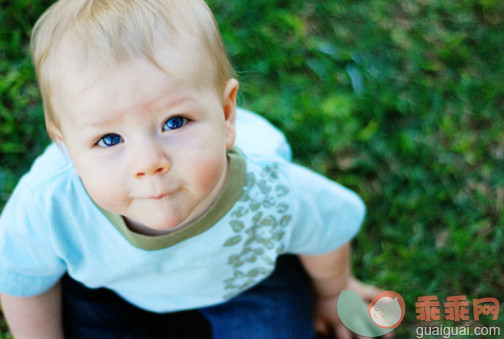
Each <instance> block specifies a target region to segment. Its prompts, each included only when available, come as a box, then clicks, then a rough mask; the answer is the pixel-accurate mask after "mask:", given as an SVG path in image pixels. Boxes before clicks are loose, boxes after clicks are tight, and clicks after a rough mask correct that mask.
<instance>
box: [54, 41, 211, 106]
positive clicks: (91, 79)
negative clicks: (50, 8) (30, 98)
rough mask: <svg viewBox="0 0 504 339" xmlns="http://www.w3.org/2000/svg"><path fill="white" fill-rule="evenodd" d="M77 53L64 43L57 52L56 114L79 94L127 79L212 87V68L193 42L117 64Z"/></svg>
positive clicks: (104, 89)
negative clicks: (149, 79)
mask: <svg viewBox="0 0 504 339" xmlns="http://www.w3.org/2000/svg"><path fill="white" fill-rule="evenodd" d="M78 50H79V49H78V48H75V47H74V46H73V44H72V43H66V44H62V46H61V48H60V49H59V50H58V52H57V53H58V54H59V58H57V59H59V60H60V62H59V63H58V65H59V66H58V72H56V74H55V75H54V76H53V81H52V94H53V100H52V105H53V107H54V110H55V113H56V114H58V112H60V113H61V112H64V111H65V109H64V108H65V107H62V106H64V105H65V104H67V103H69V102H74V101H75V100H76V99H77V98H78V97H79V96H80V95H81V94H82V93H84V92H87V91H98V92H102V93H106V92H107V91H110V90H111V89H113V88H116V87H117V86H121V85H122V83H121V82H122V80H124V79H125V78H128V77H129V78H137V79H138V78H145V77H147V78H148V77H157V78H160V77H163V76H164V77H165V78H166V79H167V80H169V79H171V80H177V81H179V82H184V83H185V84H187V85H190V86H192V87H194V88H205V87H208V86H212V87H215V81H214V79H213V77H212V76H211V74H214V73H215V72H216V66H215V65H214V64H213V63H212V62H211V61H210V58H208V57H207V53H206V52H205V51H204V47H203V46H202V44H201V43H198V42H197V41H195V39H194V38H185V39H178V40H177V41H174V42H170V43H163V44H159V45H158V47H156V49H155V51H153V55H152V59H151V60H149V58H148V57H147V56H130V57H127V58H125V59H123V60H120V61H119V60H115V61H107V60H103V59H101V58H100V57H96V56H93V55H90V54H89V53H84V54H85V55H84V56H83V55H79V53H78V52H76V51H78ZM157 80H159V79H157ZM157 83H158V84H159V83H160V82H159V81H158V82H157ZM167 85H168V84H167ZM137 90H141V89H140V88H138V89H137Z"/></svg>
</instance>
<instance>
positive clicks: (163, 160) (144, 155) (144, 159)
mask: <svg viewBox="0 0 504 339" xmlns="http://www.w3.org/2000/svg"><path fill="white" fill-rule="evenodd" d="M135 163H136V164H137V167H136V169H135V171H134V176H135V178H137V179H139V178H142V177H145V176H152V175H163V174H166V173H168V172H169V171H170V169H171V164H170V161H169V159H168V157H167V156H166V154H164V152H163V151H162V150H161V149H156V148H150V150H148V151H145V150H144V151H142V152H139V154H137V156H136V159H135Z"/></svg>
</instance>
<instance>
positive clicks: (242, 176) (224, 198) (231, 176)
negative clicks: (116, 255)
mask: <svg viewBox="0 0 504 339" xmlns="http://www.w3.org/2000/svg"><path fill="white" fill-rule="evenodd" d="M227 156H228V159H229V171H228V175H227V178H226V183H225V184H224V188H223V190H222V193H221V195H220V197H219V199H218V200H217V202H215V203H214V204H213V205H212V206H211V207H210V208H209V209H208V210H207V211H206V212H205V213H203V215H202V216H201V217H199V218H198V219H196V220H195V221H194V222H192V223H190V224H188V225H186V226H184V227H182V228H181V229H179V230H174V231H173V232H172V233H168V234H163V235H158V236H149V235H143V234H139V233H136V232H133V231H131V230H130V229H129V228H128V226H126V223H125V222H124V219H123V218H122V217H121V216H120V215H118V214H114V213H111V212H109V211H105V210H104V209H102V208H100V207H98V208H99V209H100V210H101V212H102V213H103V214H104V215H105V216H106V217H107V219H108V220H109V221H110V222H111V223H112V225H114V227H115V228H116V229H117V230H118V231H119V233H121V234H122V236H123V237H124V238H126V240H128V242H130V243H131V244H132V245H133V246H135V247H138V248H140V249H143V250H146V251H157V250H161V249H163V248H167V247H170V246H173V245H175V244H178V243H180V242H182V241H184V240H186V239H189V238H192V237H194V236H197V235H198V234H201V233H203V232H205V231H206V230H208V229H210V228H211V227H212V226H213V225H215V224H216V223H217V222H218V221H219V220H220V219H222V218H223V217H224V215H226V213H228V212H229V210H231V208H232V207H233V205H234V204H235V202H236V201H237V200H238V199H239V198H240V196H241V193H242V189H243V186H245V181H246V163H245V159H244V158H243V156H242V155H241V152H240V151H239V149H238V148H237V147H232V148H231V149H230V150H229V151H228V153H227Z"/></svg>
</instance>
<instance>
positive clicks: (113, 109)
mask: <svg viewBox="0 0 504 339" xmlns="http://www.w3.org/2000/svg"><path fill="white" fill-rule="evenodd" d="M170 53H171V54H169V55H164V56H163V59H162V61H163V62H162V63H161V66H162V67H163V68H165V70H167V72H164V71H162V70H161V69H159V68H157V67H156V66H154V65H152V64H150V63H148V62H147V61H145V60H143V59H135V60H131V61H127V62H124V63H122V64H121V65H120V67H119V68H118V69H113V70H109V71H107V72H106V73H100V76H99V77H89V76H87V75H86V74H84V73H77V72H74V74H72V72H70V73H67V74H66V75H65V79H64V80H65V81H63V82H62V83H68V84H75V83H77V84H79V83H86V84H87V85H85V86H81V87H77V88H75V87H71V86H67V87H65V86H60V90H61V92H62V95H60V96H58V97H59V99H58V101H57V102H58V106H57V107H58V110H59V111H60V112H63V113H62V114H60V115H59V118H60V125H61V129H60V133H59V134H60V138H61V141H62V142H63V143H64V144H65V146H66V148H67V149H68V152H69V154H70V156H71V158H72V160H73V163H74V165H75V168H76V171H77V174H78V175H79V177H80V178H81V180H82V182H83V184H84V187H85V188H86V190H87V192H88V194H89V195H90V197H91V198H92V199H93V201H94V202H95V203H96V204H97V205H99V206H100V207H102V208H103V209H105V210H108V211H110V212H113V213H117V214H120V215H122V216H123V217H124V218H125V220H126V221H127V222H128V223H129V225H130V227H132V228H133V229H135V230H137V231H140V232H143V233H147V234H156V233H157V232H156V231H165V230H168V229H171V228H173V227H175V226H177V225H180V224H183V223H186V222H190V221H191V220H192V219H194V218H196V217H198V216H199V215H201V214H202V213H203V212H204V211H205V210H206V209H208V208H209V207H210V206H211V204H212V203H213V202H214V201H215V200H216V199H217V197H218V195H219V193H220V190H221V189H222V187H223V185H224V182H225V180H226V174H227V157H226V150H228V149H229V148H230V147H231V146H232V145H233V142H234V138H235V129H234V119H235V108H236V102H235V98H236V96H235V95H236V90H237V86H238V83H237V82H236V81H235V80H230V81H228V83H227V87H226V89H225V90H224V92H222V91H221V90H219V91H218V90H216V89H215V86H214V85H210V83H211V82H209V81H205V77H207V78H208V77H209V74H201V73H199V71H200V68H199V67H194V63H195V62H196V61H195V58H194V57H192V56H191V55H189V54H187V55H186V54H183V53H178V52H173V51H172V52H170Z"/></svg>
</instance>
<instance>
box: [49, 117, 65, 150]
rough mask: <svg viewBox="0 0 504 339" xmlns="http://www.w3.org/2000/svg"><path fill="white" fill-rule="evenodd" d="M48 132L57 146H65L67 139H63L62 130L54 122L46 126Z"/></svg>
mask: <svg viewBox="0 0 504 339" xmlns="http://www.w3.org/2000/svg"><path fill="white" fill-rule="evenodd" d="M46 128H47V132H48V133H49V136H50V137H51V139H53V141H54V142H56V143H57V144H64V143H65V139H64V138H63V134H61V130H60V129H59V128H58V126H56V124H55V123H54V122H52V121H51V122H47V124H46Z"/></svg>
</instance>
